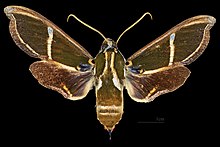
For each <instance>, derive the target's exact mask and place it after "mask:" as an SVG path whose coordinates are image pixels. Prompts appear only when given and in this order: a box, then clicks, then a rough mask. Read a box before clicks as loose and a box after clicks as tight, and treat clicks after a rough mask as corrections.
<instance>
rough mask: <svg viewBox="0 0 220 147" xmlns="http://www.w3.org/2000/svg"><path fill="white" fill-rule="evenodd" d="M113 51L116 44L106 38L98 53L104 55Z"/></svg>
mask: <svg viewBox="0 0 220 147" xmlns="http://www.w3.org/2000/svg"><path fill="white" fill-rule="evenodd" d="M115 49H117V44H116V42H115V41H114V40H112V39H110V38H106V39H105V40H104V41H103V43H102V46H101V50H100V52H103V53H105V52H106V51H114V50H115Z"/></svg>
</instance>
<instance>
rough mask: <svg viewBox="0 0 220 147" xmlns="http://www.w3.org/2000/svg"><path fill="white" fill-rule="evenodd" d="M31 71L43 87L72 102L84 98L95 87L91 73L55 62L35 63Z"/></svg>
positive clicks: (31, 66)
mask: <svg viewBox="0 0 220 147" xmlns="http://www.w3.org/2000/svg"><path fill="white" fill-rule="evenodd" d="M30 71H31V73H32V74H33V76H34V77H35V78H36V79H37V80H38V82H39V83H40V84H41V85H43V86H44V87H46V88H49V89H52V90H55V91H57V92H59V93H61V94H62V95H63V96H64V97H65V98H68V99H71V100H78V99H82V98H84V97H85V96H86V95H87V93H88V92H89V91H90V90H91V89H92V86H93V80H94V78H93V74H92V72H91V71H87V72H80V71H77V70H75V68H71V67H68V66H65V65H63V64H60V63H58V62H55V61H37V62H34V63H33V64H31V65H30Z"/></svg>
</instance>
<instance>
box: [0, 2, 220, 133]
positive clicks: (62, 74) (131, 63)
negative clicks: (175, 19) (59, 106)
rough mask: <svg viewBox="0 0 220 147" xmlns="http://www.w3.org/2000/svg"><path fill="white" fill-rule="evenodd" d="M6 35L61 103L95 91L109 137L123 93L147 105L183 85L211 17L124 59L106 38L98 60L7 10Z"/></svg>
mask: <svg viewBox="0 0 220 147" xmlns="http://www.w3.org/2000/svg"><path fill="white" fill-rule="evenodd" d="M4 12H5V14H6V15H7V17H8V18H9V19H10V24H9V30H10V34H11V36H12V38H13V40H14V42H15V43H16V45H17V46H18V47H19V48H21V50H23V51H24V52H25V53H27V54H28V55H29V56H31V57H34V58H38V59H40V61H36V62H34V63H32V64H31V65H30V71H31V73H32V74H33V76H34V77H35V78H36V79H37V80H38V82H39V83H40V84H41V85H43V86H44V87H46V88H49V89H52V90H55V91H57V92H59V93H60V94H62V95H63V96H64V97H65V98H67V99H71V100H80V99H82V98H84V97H85V96H86V95H87V94H88V92H89V91H90V90H91V89H92V88H93V86H94V87H95V93H96V112H97V119H98V120H99V121H100V123H101V124H102V125H103V126H104V128H105V129H106V130H107V131H108V132H112V131H113V129H114V127H115V125H116V124H118V123H119V121H120V120H121V118H122V114H123V107H124V106H123V90H124V88H125V89H126V90H127V92H128V94H129V96H130V97H131V98H132V99H133V100H134V101H137V102H146V103H147V102H151V101H153V100H154V99H155V98H156V97H158V96H159V95H162V94H165V93H168V92H172V91H174V90H176V89H177V88H179V87H180V86H182V85H183V84H184V82H185V81H186V79H187V78H188V77H189V75H190V70H189V69H188V68H187V67H185V65H188V64H190V63H192V62H193V61H195V60H196V59H197V58H198V57H199V56H200V55H201V54H202V53H203V52H204V50H205V48H206V47H207V45H208V42H209V39H210V29H211V28H212V26H213V25H214V24H215V22H216V20H215V18H214V17H212V16H209V15H199V16H195V17H192V18H189V19H186V20H185V21H183V22H181V23H179V24H177V25H176V26H175V27H173V28H171V29H170V30H168V31H167V32H166V33H164V34H163V35H161V36H160V37H158V38H157V39H155V40H153V41H152V42H150V43H148V44H146V45H145V46H143V47H142V48H141V49H140V50H138V51H137V52H135V53H134V54H133V55H132V56H131V57H129V58H128V59H127V60H126V59H125V58H124V57H123V55H122V53H121V52H120V51H119V50H118V47H117V42H118V41H117V42H115V41H114V40H112V39H110V38H105V37H103V38H104V41H103V43H102V45H101V49H100V50H99V53H98V54H97V55H96V57H92V56H91V55H90V53H89V52H88V51H87V50H86V49H85V48H84V47H83V46H81V45H80V44H79V43H78V42H77V41H75V40H74V39H73V38H71V37H70V36H68V35H67V34H66V33H65V32H64V31H62V30H61V29H60V28H59V27H57V26H56V25H55V24H54V23H52V22H51V21H49V20H48V19H47V18H45V17H44V16H42V15H41V14H39V13H37V12H35V11H33V10H31V9H29V8H25V7H22V6H7V7H5V9H4Z"/></svg>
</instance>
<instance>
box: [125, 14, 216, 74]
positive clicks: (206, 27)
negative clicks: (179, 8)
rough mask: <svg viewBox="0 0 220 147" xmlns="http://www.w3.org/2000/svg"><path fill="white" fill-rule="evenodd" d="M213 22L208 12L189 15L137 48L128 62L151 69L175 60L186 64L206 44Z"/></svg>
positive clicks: (191, 60) (200, 51) (198, 54)
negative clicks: (206, 13)
mask: <svg viewBox="0 0 220 147" xmlns="http://www.w3.org/2000/svg"><path fill="white" fill-rule="evenodd" d="M214 24H215V18H214V17H212V16H208V15H200V16H195V17H192V18H189V19H187V20H185V21H183V22H182V23H180V24H178V25H176V26H175V27H173V28H172V29H170V30H169V31H167V32H166V33H165V34H163V35H162V36H160V37H159V38H157V39H155V40H154V41H152V42H150V43H149V44H147V45H146V46H144V47H143V48H141V49H140V50H139V51H137V52H136V53H134V54H133V55H132V56H131V57H130V58H128V60H127V61H128V62H132V66H133V67H140V68H142V69H144V70H154V69H157V68H161V67H164V66H168V65H169V64H172V63H175V62H181V63H182V64H190V63H192V62H193V61H194V60H196V59H197V58H198V57H199V56H200V55H201V54H202V53H203V51H204V50H205V48H206V46H207V45H208V42H209V39H210V29H211V28H212V26H213V25H214ZM172 45H173V46H172ZM172 49H173V50H172ZM171 58H173V60H171ZM171 62H172V63H171Z"/></svg>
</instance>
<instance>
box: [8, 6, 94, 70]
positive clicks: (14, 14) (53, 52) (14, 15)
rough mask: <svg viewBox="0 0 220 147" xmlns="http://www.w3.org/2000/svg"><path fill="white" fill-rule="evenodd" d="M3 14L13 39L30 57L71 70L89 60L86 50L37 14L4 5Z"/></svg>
mask: <svg viewBox="0 0 220 147" xmlns="http://www.w3.org/2000/svg"><path fill="white" fill-rule="evenodd" d="M4 12H5V14H6V15H7V17H8V18H9V19H10V25H9V30H10V33H11V36H12V38H13V40H14V41H15V43H16V44H17V45H18V46H19V47H20V48H21V49H22V50H23V51H24V52H26V53H27V54H28V55H29V56H31V57H35V58H40V59H46V60H47V59H52V60H54V61H57V62H60V63H62V64H65V65H68V66H72V67H76V66H78V65H79V64H88V61H89V59H92V56H91V55H90V54H89V53H88V51H87V50H86V49H84V48H83V47H82V46H81V45H80V44H79V43H77V42H76V41H75V40H74V39H72V38H71V37H69V36H68V35H67V34H66V33H64V32H63V31H62V30H61V29H60V28H59V27H57V26H56V25H55V24H53V23H52V22H51V21H49V20H48V19H46V18H45V17H43V16H42V15H40V14H39V13H37V12H35V11H33V10H31V9H28V8H25V7H21V6H7V7H5V9H4Z"/></svg>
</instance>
